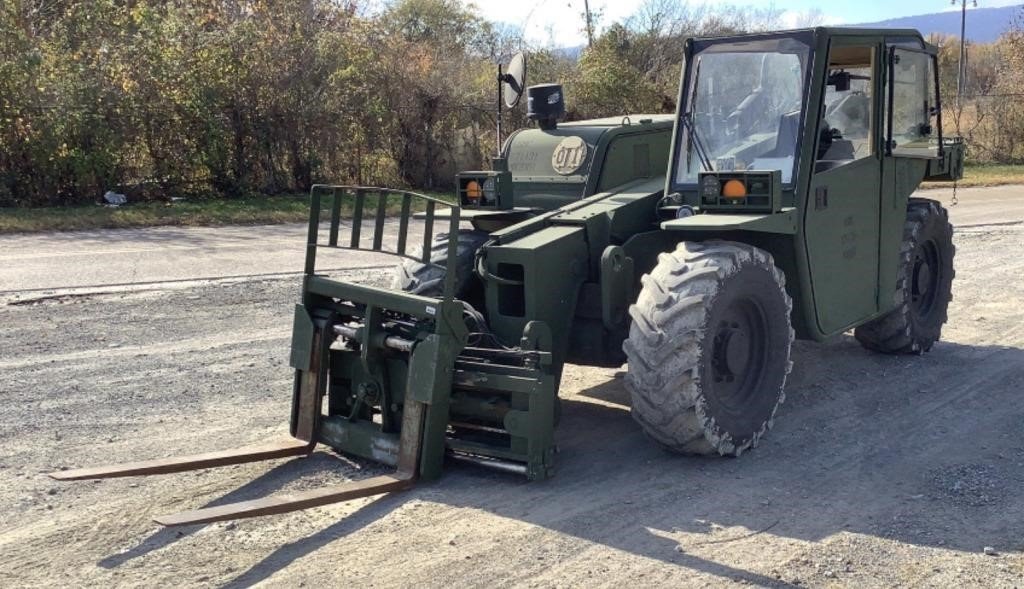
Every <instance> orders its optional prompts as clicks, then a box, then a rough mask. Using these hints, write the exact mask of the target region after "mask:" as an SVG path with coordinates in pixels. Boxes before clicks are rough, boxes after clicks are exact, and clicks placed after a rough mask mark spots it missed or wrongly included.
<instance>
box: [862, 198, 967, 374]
mask: <svg viewBox="0 0 1024 589" xmlns="http://www.w3.org/2000/svg"><path fill="white" fill-rule="evenodd" d="M955 253H956V248H955V247H954V246H953V226H952V225H950V223H949V214H948V213H947V212H946V209H944V208H942V206H941V205H940V204H939V203H937V202H935V201H933V200H926V199H911V200H910V202H909V203H908V204H907V221H906V223H905V225H904V227H903V247H902V250H901V254H902V255H901V258H900V267H899V281H898V283H897V291H896V308H895V309H893V310H892V311H890V312H889V313H887V314H886V315H883V316H882V317H879V318H878V319H875V320H873V321H870V322H868V323H865V324H864V325H861V326H860V327H858V328H857V329H856V330H855V331H854V335H855V336H856V338H857V341H859V342H860V343H861V345H863V346H864V347H865V348H868V349H869V350H874V351H876V352H882V353H886V354H923V353H924V352H927V351H928V350H930V349H931V347H932V346H933V345H934V344H935V342H936V341H938V340H939V338H940V336H941V335H942V326H943V325H944V324H945V323H946V320H947V318H948V315H947V308H948V307H949V302H950V301H951V300H952V299H953V293H952V291H953V277H954V275H955V271H954V269H953V256H954V255H955Z"/></svg>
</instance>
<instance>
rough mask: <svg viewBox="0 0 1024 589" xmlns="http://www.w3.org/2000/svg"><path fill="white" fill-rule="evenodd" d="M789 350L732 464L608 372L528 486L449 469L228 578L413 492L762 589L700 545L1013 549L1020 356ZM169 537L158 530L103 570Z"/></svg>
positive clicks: (568, 404) (299, 551) (1020, 483)
mask: <svg viewBox="0 0 1024 589" xmlns="http://www.w3.org/2000/svg"><path fill="white" fill-rule="evenodd" d="M793 359H794V362H795V363H796V365H797V368H796V369H795V370H794V373H793V374H792V375H791V382H790V385H789V386H788V388H787V400H786V403H785V404H784V406H783V409H781V410H780V412H779V414H778V416H777V422H776V427H775V429H774V430H773V431H772V433H771V434H770V435H769V436H768V437H766V438H765V440H764V441H763V442H762V444H761V447H760V448H758V449H757V450H756V451H754V452H751V453H749V454H745V455H744V456H743V457H741V458H739V459H717V458H702V457H683V456H678V455H673V454H669V453H667V452H665V451H663V450H661V449H660V448H658V447H657V446H656V445H655V444H653V443H652V442H651V441H649V440H648V439H646V437H645V436H644V435H643V433H642V432H641V430H640V428H639V426H637V425H636V424H635V422H634V421H633V420H632V418H631V417H630V415H629V410H628V394H627V392H626V390H625V388H624V386H623V379H621V378H616V377H613V378H610V379H609V380H607V381H605V382H602V383H600V384H597V385H596V386H593V387H591V388H589V389H587V390H584V391H581V392H579V393H577V394H575V395H569V396H568V397H567V398H565V399H563V413H562V422H561V424H560V426H559V430H558V432H557V439H558V442H559V446H560V453H559V456H558V468H559V470H558V473H557V475H556V476H555V477H554V478H553V479H551V480H548V481H543V482H536V483H526V482H524V481H522V480H521V479H518V478H515V477H512V476H510V475H505V474H499V473H493V472H490V471H484V470H481V469H479V468H472V467H466V466H461V465H452V466H451V467H450V468H448V469H447V470H446V473H445V476H444V477H443V478H442V479H441V480H440V481H438V482H437V483H432V484H425V485H421V486H419V487H417V488H415V489H413V490H411V491H409V492H406V493H402V494H398V495H394V496H388V497H385V498H382V499H380V500H377V501H375V502H373V503H371V504H369V505H367V506H365V507H363V508H361V509H359V510H358V511H357V512H356V513H354V514H353V515H351V516H349V517H347V518H345V519H344V520H341V521H339V522H337V523H335V524H332V525H330V526H328V527H326V528H324V529H323V530H321V531H320V532H317V533H316V534H313V535H312V536H309V537H307V538H304V539H302V540H299V541H296V542H292V543H290V544H287V545H285V546H282V547H280V548H278V549H276V550H275V551H273V552H272V553H270V554H269V555H267V556H266V557H264V558H262V559H261V560H260V561H259V562H257V563H256V564H255V565H253V566H252V567H251V568H249V569H248V570H247V571H245V572H243V573H242V574H241V575H240V576H238V577H236V578H235V579H233V580H232V581H230V582H229V583H228V584H227V586H229V587H240V586H247V585H251V584H253V583H256V582H259V581H261V580H264V579H266V578H268V577H269V576H271V575H272V574H274V573H275V572H276V571H279V570H281V569H283V568H284V567H286V566H288V564H289V563H291V562H294V561H295V560H297V559H298V558H301V557H303V556H305V555H308V554H311V553H313V552H315V551H317V550H319V549H321V548H323V547H324V546H327V545H329V544H330V543H331V542H333V541H334V540H337V539H339V538H342V537H344V536H346V535H348V534H351V533H352V532H355V531H357V530H359V529H361V528H363V527H365V526H366V525H367V524H368V523H370V522H373V521H375V520H377V519H379V518H381V517H385V516H387V514H388V513H390V511H391V510H393V509H395V508H396V507H398V506H401V505H403V504H404V503H405V502H406V501H408V500H410V499H417V500H423V501H428V502H437V503H441V504H445V505H451V506H453V507H458V508H470V509H476V510H481V511H485V512H489V513H491V514H492V515H495V516H499V517H502V518H509V519H514V520H517V521H521V522H526V523H529V524H533V525H536V526H539V527H542V528H546V529H548V530H551V531H554V532H557V533H559V534H564V535H568V536H574V537H577V538H580V539H583V540H586V541H587V542H592V543H598V544H602V545H605V546H608V547H612V548H615V549H617V550H621V551H625V552H629V553H632V554H636V555H639V556H643V557H646V558H650V559H655V560H658V561H661V562H664V563H668V564H671V565H674V566H678V567H683V568H688V569H692V570H694V571H700V572H703V573H706V574H709V575H713V576H716V577H719V578H722V579H732V580H743V581H746V582H749V583H755V584H758V585H762V586H784V585H785V583H784V581H782V580H780V579H778V578H776V577H773V576H766V575H764V574H762V573H760V572H755V571H751V570H745V569H742V568H739V567H736V566H732V565H729V564H725V563H724V562H721V561H719V560H718V559H717V558H714V557H713V556H709V554H714V553H717V552H718V551H720V550H724V551H727V550H729V548H730V545H732V546H737V545H740V543H742V542H744V541H747V540H748V539H750V538H751V537H753V536H761V537H764V536H773V537H779V538H786V539H797V540H803V541H807V542H820V541H823V540H827V539H829V538H831V537H834V536H836V535H840V534H855V535H865V536H873V537H877V538H883V539H886V540H890V541H893V542H897V543H904V544H911V545H917V546H926V547H936V548H944V549H949V550H957V551H963V552H972V553H977V552H978V551H979V550H981V547H982V546H995V547H996V549H997V550H999V551H1019V550H1024V544H1022V543H1021V540H1020V536H1019V529H1018V528H1017V527H1016V526H1017V524H1016V523H1017V522H1020V521H1022V518H1024V441H1021V439H1020V434H1021V427H1022V426H1021V424H1022V423H1024V404H1021V403H1020V401H1019V395H1020V391H1021V386H1022V385H1024V350H1021V349H1019V348H1012V347H1005V346H969V345H962V344H957V343H946V342H944V343H940V344H937V345H936V347H935V349H934V350H933V351H932V353H930V354H928V355H925V356H922V357H916V356H914V357H907V356H902V357H898V356H881V355H874V354H870V353H867V352H864V351H863V350H861V348H860V346H859V345H858V344H857V343H856V342H855V341H854V340H853V338H851V337H849V336H843V337H840V338H837V339H835V340H833V341H830V342H828V343H825V344H810V343H804V342H798V344H797V345H796V347H795V348H794V358H793ZM965 367H969V369H965ZM321 465H322V466H324V467H326V466H327V462H323V463H321ZM294 474H295V473H293V472H288V465H287V464H286V465H283V466H282V467H279V468H276V469H274V470H272V471H271V472H268V473H267V475H265V476H263V477H260V479H258V480H257V481H253V482H252V483H250V484H248V485H245V486H244V487H241V488H240V489H239V490H238V491H235V492H232V493H231V494H229V495H227V496H225V497H223V498H221V499H220V500H218V501H216V502H214V503H211V505H213V504H217V503H223V502H228V501H235V500H239V499H244V498H249V497H252V496H256V495H261V494H264V493H266V492H267V491H268V490H270V489H273V488H274V487H275V486H276V487H280V486H281V485H283V484H284V483H285V482H287V480H288V479H290V478H292V477H293V476H294ZM280 479H285V480H284V481H282V480H280ZM484 485H486V486H487V487H488V491H487V492H486V493H481V492H480V488H481V486H484ZM567 498H571V500H567ZM192 531H194V530H190V531H188V532H187V533H191V532H192ZM174 534H176V532H158V533H157V534H155V535H154V536H152V537H150V538H149V539H147V540H146V541H144V542H143V543H142V544H141V545H140V546H139V548H138V549H136V551H135V552H134V553H131V552H130V553H129V555H128V556H127V557H124V556H118V557H110V558H108V559H106V560H105V561H104V563H107V564H106V565H105V566H116V564H114V563H120V562H124V560H126V559H127V558H133V557H134V556H138V555H140V554H144V553H145V552H148V551H151V550H153V549H155V548H156V547H159V546H160V545H166V544H167V543H169V542H173V541H174ZM709 545H715V546H714V547H713V548H710V547H709Z"/></svg>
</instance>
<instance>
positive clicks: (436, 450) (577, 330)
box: [52, 28, 964, 525]
mask: <svg viewBox="0 0 1024 589" xmlns="http://www.w3.org/2000/svg"><path fill="white" fill-rule="evenodd" d="M685 47H686V48H685V61H684V65H683V69H682V76H681V81H680V85H679V95H678V102H677V104H678V106H677V111H676V113H675V115H630V116H623V117H615V118H609V119H598V120H588V121H579V122H570V123H564V122H562V119H563V115H564V112H565V108H564V95H563V92H562V89H561V87H560V86H558V85H554V84H545V85H539V86H533V87H531V88H529V89H528V90H527V97H528V101H529V104H528V108H527V112H528V115H529V118H530V119H532V120H533V121H535V122H536V126H535V127H534V128H530V129H524V130H520V131H518V132H516V133H514V134H512V135H511V136H510V137H509V138H508V139H507V141H505V142H504V143H503V145H502V149H501V151H500V154H499V155H498V157H496V158H495V159H494V161H493V170H491V171H481V172H463V173H460V174H458V175H457V178H456V183H457V198H458V200H457V202H458V204H456V205H453V206H450V205H449V203H446V202H444V201H440V200H436V199H434V198H430V197H427V196H423V195H419V194H415V193H412V192H407V191H397V190H389V189H380V188H367V187H345V186H316V187H314V188H313V190H312V193H311V202H310V219H309V236H308V245H307V253H306V263H305V273H304V277H303V279H302V293H301V300H300V302H299V304H298V305H296V307H295V313H294V328H293V338H292V347H291V358H290V360H291V366H292V367H293V368H294V369H295V382H294V388H293V396H292V412H291V427H290V433H291V436H292V437H291V438H288V439H286V440H283V441H275V442H269V443H267V444H265V445H262V446H257V447H248V448H240V449H236V450H229V451H225V452H213V453H209V454H202V455H198V456H186V457H180V458H168V459H163V460H155V461H148V462H140V463H134V464H125V465H117V466H109V467H99V468H86V469H79V470H67V471H61V472H57V473H54V474H53V475H52V476H54V477H55V478H58V479H62V480H71V479H88V478H103V477H116V476H129V475H145V474H159V473H170V472H179V471H185V470H191V469H197V468H207V467H213V466H219V465H225V464H238V463H243V462H252V461H257V460H264V459H270V458H280V457H284V456H298V455H304V454H308V453H310V452H312V451H313V450H314V449H315V448H316V446H317V445H318V444H324V445H326V446H329V447H331V448H334V449H335V450H337V451H339V452H341V453H343V454H346V455H349V456H354V457H361V458H365V459H369V460H373V461H377V462H380V463H385V464H388V465H393V466H395V468H396V469H395V472H394V474H391V475H386V476H377V477H372V478H369V479H366V480H361V481H357V482H353V483H348V484H344V485H340V486H332V487H327V488H322V489H316V490H313V491H304V492H297V493H290V494H283V495H271V496H268V497H264V498H261V499H256V500H252V501H244V502H241V503H234V504H228V505H220V506H216V507H209V508H204V509H198V510H196V511H190V512H186V513H179V514H175V515H169V516H161V517H158V518H157V520H156V521H158V522H159V523H161V524H164V525H181V524H195V523H203V522H210V521H218V520H225V519H233V518H241V517H250V516H256V515H266V514H272V513H281V512H287V511H293V510H296V509H302V508H305V507H310V506H315V505H323V504H326V503H331V502H336V501H342V500H346V499H352V498H356V497H364V496H370V495H376V494H380V493H386V492H390V491H397V490H400V489H404V488H407V487H409V486H411V485H412V484H413V483H414V482H415V481H416V480H417V479H418V478H422V479H434V478H436V477H438V476H439V475H440V474H441V470H442V463H443V462H444V460H445V459H446V458H450V459H459V460H464V461H469V462H473V463H476V464H479V465H482V466H487V467H492V468H496V469H500V470H503V471H508V472H512V473H519V474H522V475H524V476H526V477H527V478H529V479H531V480H535V479H544V478H547V477H550V476H552V475H553V474H554V472H555V437H554V430H555V425H556V422H557V420H558V387H559V381H560V377H561V373H562V368H563V366H564V364H565V363H566V362H572V363H576V364H582V365H593V366H620V365H621V364H623V363H624V362H625V363H627V364H628V372H627V375H626V381H625V382H626V386H627V388H628V389H629V392H630V394H631V398H632V413H633V415H634V416H635V418H636V421H637V422H638V423H639V424H640V426H641V428H642V429H643V431H644V432H646V434H647V435H648V436H649V437H650V438H652V439H653V440H654V441H656V442H657V443H658V444H660V445H662V446H664V447H665V448H667V449H669V450H673V451H678V452H683V453H695V454H707V455H723V456H739V455H740V454H741V453H743V452H744V451H746V450H747V449H750V448H753V447H755V446H757V444H758V441H759V440H760V438H761V437H762V436H763V435H764V434H765V433H766V432H767V431H768V430H769V429H770V428H771V426H772V422H773V420H774V418H775V416H776V412H777V411H778V408H779V406H780V404H781V403H782V401H783V398H784V388H785V383H786V377H787V375H788V374H789V372H790V367H791V362H790V348H791V344H792V342H793V339H794V337H800V338H805V339H811V340H823V339H825V338H828V337H830V336H833V335H836V334H840V333H843V332H845V331H847V330H851V329H852V330H854V335H855V336H856V339H857V340H858V341H859V342H860V343H861V344H863V345H864V346H865V347H867V348H869V349H871V350H875V351H878V352H884V353H893V354H904V353H907V354H920V353H923V352H926V351H928V350H929V348H931V347H932V345H933V344H934V343H935V342H936V341H937V340H938V339H939V336H940V332H941V329H942V326H943V324H944V323H945V321H946V308H947V305H948V303H949V301H950V298H951V293H950V290H951V283H952V280H953V254H954V250H953V244H952V227H951V225H950V223H949V221H948V218H947V214H946V211H945V210H944V209H943V208H942V207H941V206H940V205H939V203H937V202H935V201H932V200H925V199H920V198H911V196H910V195H911V194H912V193H913V192H914V191H915V190H916V189H917V187H918V186H919V185H920V183H921V182H922V181H923V180H930V181H937V180H946V181H955V180H957V179H959V178H960V177H961V175H962V169H963V168H962V166H963V156H964V146H963V143H962V142H961V141H960V139H959V138H947V137H943V134H942V120H941V119H942V114H941V113H942V108H941V103H940V100H939V92H938V89H939V79H938V71H937V67H936V49H935V47H932V46H930V45H928V44H927V43H925V41H924V39H923V38H922V37H921V35H920V34H919V33H918V32H916V31H913V30H874V29H850V28H816V29H808V30H797V31H786V32H777V33H768V34H754V35H740V36H731V37H719V38H701V39H691V40H690V41H688V42H687V43H686V46H685ZM524 77H525V62H524V61H523V59H522V58H517V59H516V60H514V62H513V64H512V67H510V68H509V71H508V73H502V70H501V69H499V71H498V80H497V86H498V93H499V100H502V98H501V96H502V94H504V102H505V104H506V106H509V107H511V106H514V105H515V103H516V102H517V101H518V100H519V97H520V95H521V94H522V93H523V87H524V82H523V80H524ZM500 111H501V105H500V102H499V113H500ZM499 121H500V117H499ZM499 136H500V123H499ZM389 198H390V199H392V200H391V201H389V200H388V199H389ZM389 202H391V203H396V202H397V203H400V205H401V214H400V215H398V216H397V218H396V219H392V220H390V221H388V222H386V217H387V215H386V212H387V207H388V204H389ZM322 209H323V210H324V211H325V212H324V215H326V216H327V217H329V222H328V223H325V227H323V228H321V214H322ZM343 212H344V213H345V214H343ZM414 217H419V218H420V219H422V223H419V222H416V221H414ZM343 221H344V222H343ZM439 224H440V225H441V226H443V227H444V232H438V234H437V235H436V239H435V228H437V227H438V226H439ZM463 225H466V227H465V228H464V227H463ZM470 225H471V226H472V229H469V227H468V226H470ZM396 226H397V231H395V227H396ZM419 227H422V230H423V231H422V236H420V235H419V233H418V231H419V229H418V228H419ZM343 230H344V231H343ZM388 231H391V232H392V234H393V235H392V237H390V238H389V239H385V233H386V232H388ZM412 241H416V243H415V244H414V243H412ZM324 248H350V249H358V250H370V251H376V252H387V253H393V254H395V255H397V256H401V257H402V258H404V262H403V263H402V264H401V265H400V266H399V267H398V269H397V271H396V278H395V283H394V287H393V288H390V289H389V288H383V287H375V286H368V285H365V284H355V283H352V282H348V281H345V280H342V279H340V278H337V277H331V276H330V275H328V274H325V273H318V272H317V267H316V260H317V253H318V252H319V251H321V249H324ZM325 397H326V400H325Z"/></svg>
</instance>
